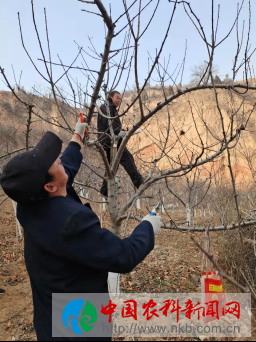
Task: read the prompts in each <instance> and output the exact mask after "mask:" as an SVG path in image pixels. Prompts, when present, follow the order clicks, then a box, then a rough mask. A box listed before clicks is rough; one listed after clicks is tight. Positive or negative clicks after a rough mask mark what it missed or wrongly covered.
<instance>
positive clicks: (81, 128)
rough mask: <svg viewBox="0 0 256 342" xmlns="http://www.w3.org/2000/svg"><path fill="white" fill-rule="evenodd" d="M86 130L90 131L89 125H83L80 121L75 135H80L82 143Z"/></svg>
mask: <svg viewBox="0 0 256 342" xmlns="http://www.w3.org/2000/svg"><path fill="white" fill-rule="evenodd" d="M86 130H88V124H87V123H81V121H80V119H79V120H78V122H77V124H76V130H75V134H77V135H79V137H80V140H81V141H83V140H84V136H85V131H86Z"/></svg>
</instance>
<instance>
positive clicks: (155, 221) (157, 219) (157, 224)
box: [142, 215, 162, 235]
mask: <svg viewBox="0 0 256 342" xmlns="http://www.w3.org/2000/svg"><path fill="white" fill-rule="evenodd" d="M142 221H148V222H150V223H151V224H152V226H153V229H154V233H155V235H157V234H158V233H159V232H160V230H161V226H162V222H161V216H150V215H147V216H145V217H144V219H143V220H142Z"/></svg>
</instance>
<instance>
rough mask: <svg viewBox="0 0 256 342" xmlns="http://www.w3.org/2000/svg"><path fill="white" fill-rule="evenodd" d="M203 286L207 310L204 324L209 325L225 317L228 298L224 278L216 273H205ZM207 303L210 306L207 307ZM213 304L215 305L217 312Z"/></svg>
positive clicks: (203, 298)
mask: <svg viewBox="0 0 256 342" xmlns="http://www.w3.org/2000/svg"><path fill="white" fill-rule="evenodd" d="M201 284H202V301H203V305H204V306H205V308H206V317H205V318H204V323H209V322H212V321H215V320H216V319H219V318H220V317H222V316H223V312H224V311H223V310H225V308H226V296H225V292H224V289H223V285H222V278H221V276H219V275H218V274H217V273H216V272H203V274H202V278H201ZM207 303H209V304H208V305H207ZM213 303H215V312H214V305H213Z"/></svg>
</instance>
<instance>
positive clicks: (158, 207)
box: [150, 202, 161, 216]
mask: <svg viewBox="0 0 256 342" xmlns="http://www.w3.org/2000/svg"><path fill="white" fill-rule="evenodd" d="M160 205H161V202H159V203H158V204H157V205H156V206H155V208H154V209H153V210H152V212H151V214H150V216H156V215H157V213H158V211H159V209H160Z"/></svg>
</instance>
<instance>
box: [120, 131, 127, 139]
mask: <svg viewBox="0 0 256 342" xmlns="http://www.w3.org/2000/svg"><path fill="white" fill-rule="evenodd" d="M118 136H119V137H120V138H122V139H124V138H125V137H126V132H125V131H121V132H120V133H119V134H118Z"/></svg>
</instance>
